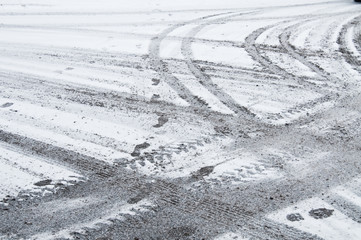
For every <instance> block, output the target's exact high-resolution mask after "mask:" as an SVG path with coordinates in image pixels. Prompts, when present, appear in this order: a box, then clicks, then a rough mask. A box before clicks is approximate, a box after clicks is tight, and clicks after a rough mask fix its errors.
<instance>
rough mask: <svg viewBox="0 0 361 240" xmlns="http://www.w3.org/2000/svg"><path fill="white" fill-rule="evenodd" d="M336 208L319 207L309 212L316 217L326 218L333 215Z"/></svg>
mask: <svg viewBox="0 0 361 240" xmlns="http://www.w3.org/2000/svg"><path fill="white" fill-rule="evenodd" d="M333 211H334V210H331V209H326V208H318V209H312V210H311V211H310V212H309V214H310V216H311V217H313V218H314V219H324V218H328V217H331V216H332V214H333Z"/></svg>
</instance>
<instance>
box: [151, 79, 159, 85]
mask: <svg viewBox="0 0 361 240" xmlns="http://www.w3.org/2000/svg"><path fill="white" fill-rule="evenodd" d="M152 82H153V84H152V85H153V86H157V85H158V84H159V83H160V80H159V79H157V78H153V79H152Z"/></svg>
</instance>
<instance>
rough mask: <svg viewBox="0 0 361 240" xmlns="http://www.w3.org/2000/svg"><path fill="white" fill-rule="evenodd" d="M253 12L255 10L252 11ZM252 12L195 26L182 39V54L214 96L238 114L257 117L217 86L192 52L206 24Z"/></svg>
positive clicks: (198, 78) (191, 69) (236, 15)
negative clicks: (196, 39)
mask: <svg viewBox="0 0 361 240" xmlns="http://www.w3.org/2000/svg"><path fill="white" fill-rule="evenodd" d="M252 13H253V12H252ZM246 14H250V13H238V14H235V15H231V16H228V17H225V18H220V19H216V20H211V21H208V22H206V23H202V24H201V25H199V26H198V27H196V28H193V30H191V31H190V32H189V33H188V35H187V37H185V38H184V39H183V41H182V46H181V52H182V55H183V56H184V57H185V62H186V63H187V66H188V68H189V70H190V71H191V72H192V74H193V75H194V76H195V77H196V79H197V80H198V81H199V82H200V83H201V84H202V85H203V86H204V87H205V88H206V89H207V90H208V91H210V92H211V93H212V94H213V95H214V96H216V97H217V98H218V99H219V100H220V101H221V102H222V103H223V104H224V105H225V106H227V107H228V108H229V109H231V110H232V111H234V112H235V113H236V114H237V115H244V114H246V115H247V116H251V117H255V114H254V113H252V112H251V111H250V110H249V109H247V108H246V107H244V106H240V105H239V104H238V103H237V102H236V101H235V100H234V99H233V98H232V97H231V96H230V95H229V94H228V93H226V92H225V91H223V90H222V89H221V88H220V87H219V86H217V85H216V84H215V83H213V81H212V79H211V77H210V76H209V75H207V74H205V73H204V71H203V70H202V68H201V67H200V66H199V65H198V64H197V63H196V62H195V61H194V60H193V52H192V43H193V41H192V39H194V38H195V36H196V35H197V34H198V33H199V32H200V31H201V30H202V29H204V28H205V27H206V26H209V25H212V24H216V23H218V22H224V21H226V20H228V19H232V18H235V17H239V16H243V15H246Z"/></svg>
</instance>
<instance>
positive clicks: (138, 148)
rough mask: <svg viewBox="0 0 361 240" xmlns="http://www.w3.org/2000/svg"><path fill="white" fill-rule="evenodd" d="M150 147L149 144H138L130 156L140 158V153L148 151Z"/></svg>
mask: <svg viewBox="0 0 361 240" xmlns="http://www.w3.org/2000/svg"><path fill="white" fill-rule="evenodd" d="M149 146H150V144H149V143H147V142H145V143H142V144H138V145H137V146H135V148H134V151H133V152H132V153H131V154H130V155H131V156H132V157H139V156H140V151H141V150H143V149H146V148H148V147H149Z"/></svg>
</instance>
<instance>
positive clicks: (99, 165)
mask: <svg viewBox="0 0 361 240" xmlns="http://www.w3.org/2000/svg"><path fill="white" fill-rule="evenodd" d="M0 141H2V142H4V143H7V144H10V145H12V146H14V147H18V148H20V149H22V150H23V151H25V152H30V153H32V154H35V155H39V156H41V157H45V158H48V159H52V160H54V161H57V162H59V164H61V165H64V164H65V165H67V166H69V167H70V168H71V169H76V170H78V171H80V172H81V173H82V174H84V175H85V176H89V177H96V178H100V179H104V178H108V177H111V176H114V174H115V169H114V168H113V167H111V166H110V165H109V164H107V163H105V162H102V161H99V160H97V159H96V158H93V157H89V156H86V155H83V154H80V153H77V152H74V151H71V150H67V149H64V148H61V147H57V146H54V145H51V144H48V143H44V142H41V141H37V140H35V139H31V138H28V137H24V136H20V135H18V134H14V133H11V132H7V131H4V130H1V129H0Z"/></svg>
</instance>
